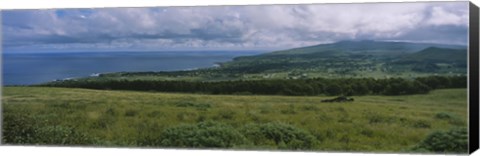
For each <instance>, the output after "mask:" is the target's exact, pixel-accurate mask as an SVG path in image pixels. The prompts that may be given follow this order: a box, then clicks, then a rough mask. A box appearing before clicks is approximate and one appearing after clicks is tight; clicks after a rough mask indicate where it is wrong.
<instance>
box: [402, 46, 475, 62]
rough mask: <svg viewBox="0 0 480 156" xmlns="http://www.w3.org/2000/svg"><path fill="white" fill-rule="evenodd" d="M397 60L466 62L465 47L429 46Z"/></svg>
mask: <svg viewBox="0 0 480 156" xmlns="http://www.w3.org/2000/svg"><path fill="white" fill-rule="evenodd" d="M398 61H399V62H429V63H466V62H467V49H450V48H438V47H429V48H426V49H424V50H422V51H419V52H416V53H412V54H408V55H405V56H404V57H402V58H401V59H400V60H398Z"/></svg>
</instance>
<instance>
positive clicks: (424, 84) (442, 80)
mask: <svg viewBox="0 0 480 156" xmlns="http://www.w3.org/2000/svg"><path fill="white" fill-rule="evenodd" d="M39 86H45V87H68V88H86V89H102V90H136V91H156V92H179V93H202V94H242V95H251V94H253V95H290V96H314V95H329V96H333V95H347V96H351V95H410V94H425V93H428V92H429V91H430V90H433V89H444V88H466V87H467V78H466V77H465V76H449V77H448V76H428V77H418V78H414V79H405V78H388V79H374V78H343V79H325V78H312V79H296V80H283V79H272V80H234V81H216V82H205V81H157V80H103V79H100V80H65V81H55V82H50V83H46V84H41V85H39Z"/></svg>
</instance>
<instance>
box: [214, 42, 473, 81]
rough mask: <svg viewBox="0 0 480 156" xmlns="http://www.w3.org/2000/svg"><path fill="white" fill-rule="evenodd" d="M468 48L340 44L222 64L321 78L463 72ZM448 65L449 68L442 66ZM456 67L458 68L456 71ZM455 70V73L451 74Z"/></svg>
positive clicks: (228, 67)
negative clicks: (319, 76)
mask: <svg viewBox="0 0 480 156" xmlns="http://www.w3.org/2000/svg"><path fill="white" fill-rule="evenodd" d="M466 48H467V47H466V46H461V45H446V44H431V43H409V42H388V41H372V40H363V41H340V42H336V43H330V44H320V45H315V46H309V47H300V48H294V49H288V50H281V51H274V52H270V53H263V54H260V55H254V56H242V57H237V58H234V60H233V61H230V62H225V63H222V64H221V67H220V68H218V70H221V71H222V72H226V73H232V74H235V73H243V74H247V73H250V74H254V73H257V74H259V73H282V72H287V73H288V72H292V71H297V72H304V73H305V72H307V73H313V74H320V75H325V74H327V75H332V74H333V75H353V76H354V75H365V73H370V72H376V73H377V74H376V75H389V74H400V73H404V74H407V75H408V73H409V72H420V73H435V72H444V73H454V72H455V73H463V72H464V71H465V70H464V68H465V66H466V59H467V52H466ZM438 63H446V64H448V65H440V64H438ZM454 68H455V69H454ZM450 71H451V72H450Z"/></svg>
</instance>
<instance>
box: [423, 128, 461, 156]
mask: <svg viewBox="0 0 480 156" xmlns="http://www.w3.org/2000/svg"><path fill="white" fill-rule="evenodd" d="M413 150H414V151H430V152H435V153H467V152H468V132H467V128H455V129H450V130H449V131H446V132H445V131H436V132H433V133H431V134H429V135H428V136H427V137H426V138H425V140H423V141H422V142H420V143H419V144H418V145H417V146H415V147H414V148H413Z"/></svg>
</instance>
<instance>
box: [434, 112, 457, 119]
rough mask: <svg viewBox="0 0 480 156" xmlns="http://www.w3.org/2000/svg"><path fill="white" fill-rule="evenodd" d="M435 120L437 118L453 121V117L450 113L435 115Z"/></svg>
mask: <svg viewBox="0 0 480 156" xmlns="http://www.w3.org/2000/svg"><path fill="white" fill-rule="evenodd" d="M435 118H437V119H452V118H453V115H451V114H449V113H445V112H440V113H437V114H435Z"/></svg>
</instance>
